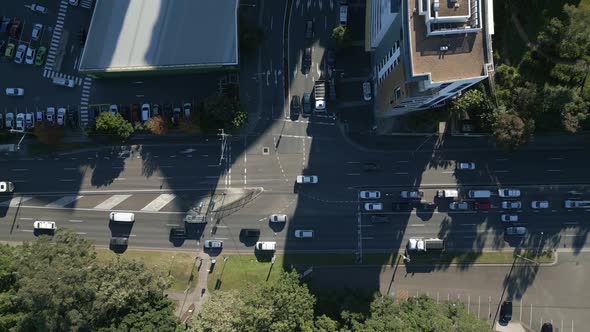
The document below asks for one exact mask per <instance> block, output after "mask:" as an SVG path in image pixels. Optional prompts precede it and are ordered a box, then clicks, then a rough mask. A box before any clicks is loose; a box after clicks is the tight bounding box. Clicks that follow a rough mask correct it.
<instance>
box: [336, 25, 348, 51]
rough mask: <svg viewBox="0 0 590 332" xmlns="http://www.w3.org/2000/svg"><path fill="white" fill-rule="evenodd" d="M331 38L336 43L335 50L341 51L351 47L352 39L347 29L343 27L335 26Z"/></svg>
mask: <svg viewBox="0 0 590 332" xmlns="http://www.w3.org/2000/svg"><path fill="white" fill-rule="evenodd" d="M332 38H333V39H334V41H335V42H336V49H337V50H339V51H340V50H343V49H345V48H348V47H350V46H352V39H351V37H350V33H349V32H348V29H347V28H346V27H344V26H341V25H339V26H337V27H335V28H334V29H333V30H332Z"/></svg>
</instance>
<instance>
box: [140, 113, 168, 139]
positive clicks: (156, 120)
mask: <svg viewBox="0 0 590 332" xmlns="http://www.w3.org/2000/svg"><path fill="white" fill-rule="evenodd" d="M145 127H146V128H147V129H148V130H149V131H150V132H151V133H152V134H154V135H158V136H161V135H166V134H168V121H166V120H165V119H164V118H163V117H162V116H160V115H158V116H154V117H151V118H149V119H148V120H147V121H146V122H145Z"/></svg>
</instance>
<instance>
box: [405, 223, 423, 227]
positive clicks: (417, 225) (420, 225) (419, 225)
mask: <svg viewBox="0 0 590 332" xmlns="http://www.w3.org/2000/svg"><path fill="white" fill-rule="evenodd" d="M408 226H410V227H424V226H426V225H424V224H415V225H408Z"/></svg>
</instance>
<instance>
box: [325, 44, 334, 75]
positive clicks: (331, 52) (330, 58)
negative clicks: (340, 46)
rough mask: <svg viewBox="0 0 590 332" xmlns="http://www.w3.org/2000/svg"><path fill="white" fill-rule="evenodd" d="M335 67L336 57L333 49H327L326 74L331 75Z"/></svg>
mask: <svg viewBox="0 0 590 332" xmlns="http://www.w3.org/2000/svg"><path fill="white" fill-rule="evenodd" d="M335 66H336V56H335V52H334V50H333V49H331V48H329V49H327V50H326V68H327V69H328V73H329V74H330V75H332V72H333V71H334V68H335Z"/></svg>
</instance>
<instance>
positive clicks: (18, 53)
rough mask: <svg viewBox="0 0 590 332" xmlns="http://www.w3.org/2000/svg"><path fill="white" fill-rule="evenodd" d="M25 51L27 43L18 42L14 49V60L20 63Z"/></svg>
mask: <svg viewBox="0 0 590 332" xmlns="http://www.w3.org/2000/svg"><path fill="white" fill-rule="evenodd" d="M25 52H27V45H25V44H20V45H18V48H17V49H16V54H15V55H14V62H15V63H18V64H21V63H23V59H24V57H25Z"/></svg>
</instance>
